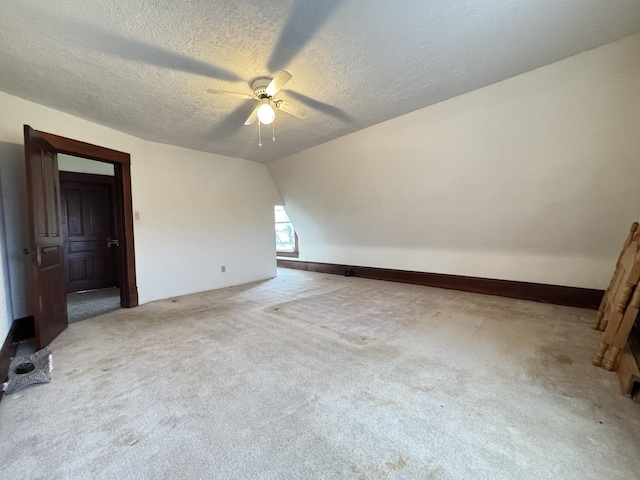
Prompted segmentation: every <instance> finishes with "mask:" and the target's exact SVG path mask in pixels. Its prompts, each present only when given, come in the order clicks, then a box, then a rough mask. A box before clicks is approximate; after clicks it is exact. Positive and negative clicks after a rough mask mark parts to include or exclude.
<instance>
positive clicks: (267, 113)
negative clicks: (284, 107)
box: [258, 103, 276, 125]
mask: <svg viewBox="0 0 640 480" xmlns="http://www.w3.org/2000/svg"><path fill="white" fill-rule="evenodd" d="M275 118H276V112H275V111H274V110H273V107H272V106H271V105H269V103H263V104H262V105H260V106H259V107H258V120H260V123H263V124H264V125H269V124H271V123H273V121H274V120H275Z"/></svg>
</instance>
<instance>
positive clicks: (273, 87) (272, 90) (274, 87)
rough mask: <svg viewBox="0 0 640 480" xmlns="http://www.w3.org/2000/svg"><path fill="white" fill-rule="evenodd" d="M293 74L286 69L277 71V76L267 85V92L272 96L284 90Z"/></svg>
mask: <svg viewBox="0 0 640 480" xmlns="http://www.w3.org/2000/svg"><path fill="white" fill-rule="evenodd" d="M291 77H292V75H291V74H290V73H289V72H285V71H284V70H280V71H279V72H278V73H276V76H275V77H273V80H271V83H269V85H268V86H267V89H266V92H267V95H269V96H270V97H275V96H276V94H277V93H278V92H279V91H280V90H282V87H284V86H285V85H286V84H287V83H289V80H291Z"/></svg>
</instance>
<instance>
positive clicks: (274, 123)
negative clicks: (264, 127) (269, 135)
mask: <svg viewBox="0 0 640 480" xmlns="http://www.w3.org/2000/svg"><path fill="white" fill-rule="evenodd" d="M271 126H272V127H273V141H274V142H275V141H276V119H275V118H274V119H273V122H272V123H271Z"/></svg>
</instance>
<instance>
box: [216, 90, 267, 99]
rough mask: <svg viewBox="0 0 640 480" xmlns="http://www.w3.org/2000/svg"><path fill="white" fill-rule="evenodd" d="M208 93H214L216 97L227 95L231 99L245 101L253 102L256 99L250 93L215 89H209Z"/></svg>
mask: <svg viewBox="0 0 640 480" xmlns="http://www.w3.org/2000/svg"><path fill="white" fill-rule="evenodd" d="M207 93H213V94H214V95H227V96H229V97H237V98H244V99H245V100H252V99H254V98H255V97H254V96H253V95H249V94H248V93H238V92H227V91H226V90H216V89H215V88H207Z"/></svg>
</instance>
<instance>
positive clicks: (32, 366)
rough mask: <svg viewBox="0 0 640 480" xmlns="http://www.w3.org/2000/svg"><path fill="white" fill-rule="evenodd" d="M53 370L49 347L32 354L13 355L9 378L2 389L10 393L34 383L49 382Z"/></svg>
mask: <svg viewBox="0 0 640 480" xmlns="http://www.w3.org/2000/svg"><path fill="white" fill-rule="evenodd" d="M51 370H53V362H52V355H51V352H50V351H49V349H48V348H44V349H42V350H39V351H37V352H36V353H34V354H32V355H20V356H19V357H13V358H12V359H11V364H10V365H9V379H8V380H7V381H6V382H5V383H4V385H3V387H2V389H3V390H4V392H5V393H6V394H10V393H13V392H16V391H18V390H20V389H21V388H24V387H26V386H27V385H33V384H34V383H49V381H50V380H51V375H50V373H51Z"/></svg>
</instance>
